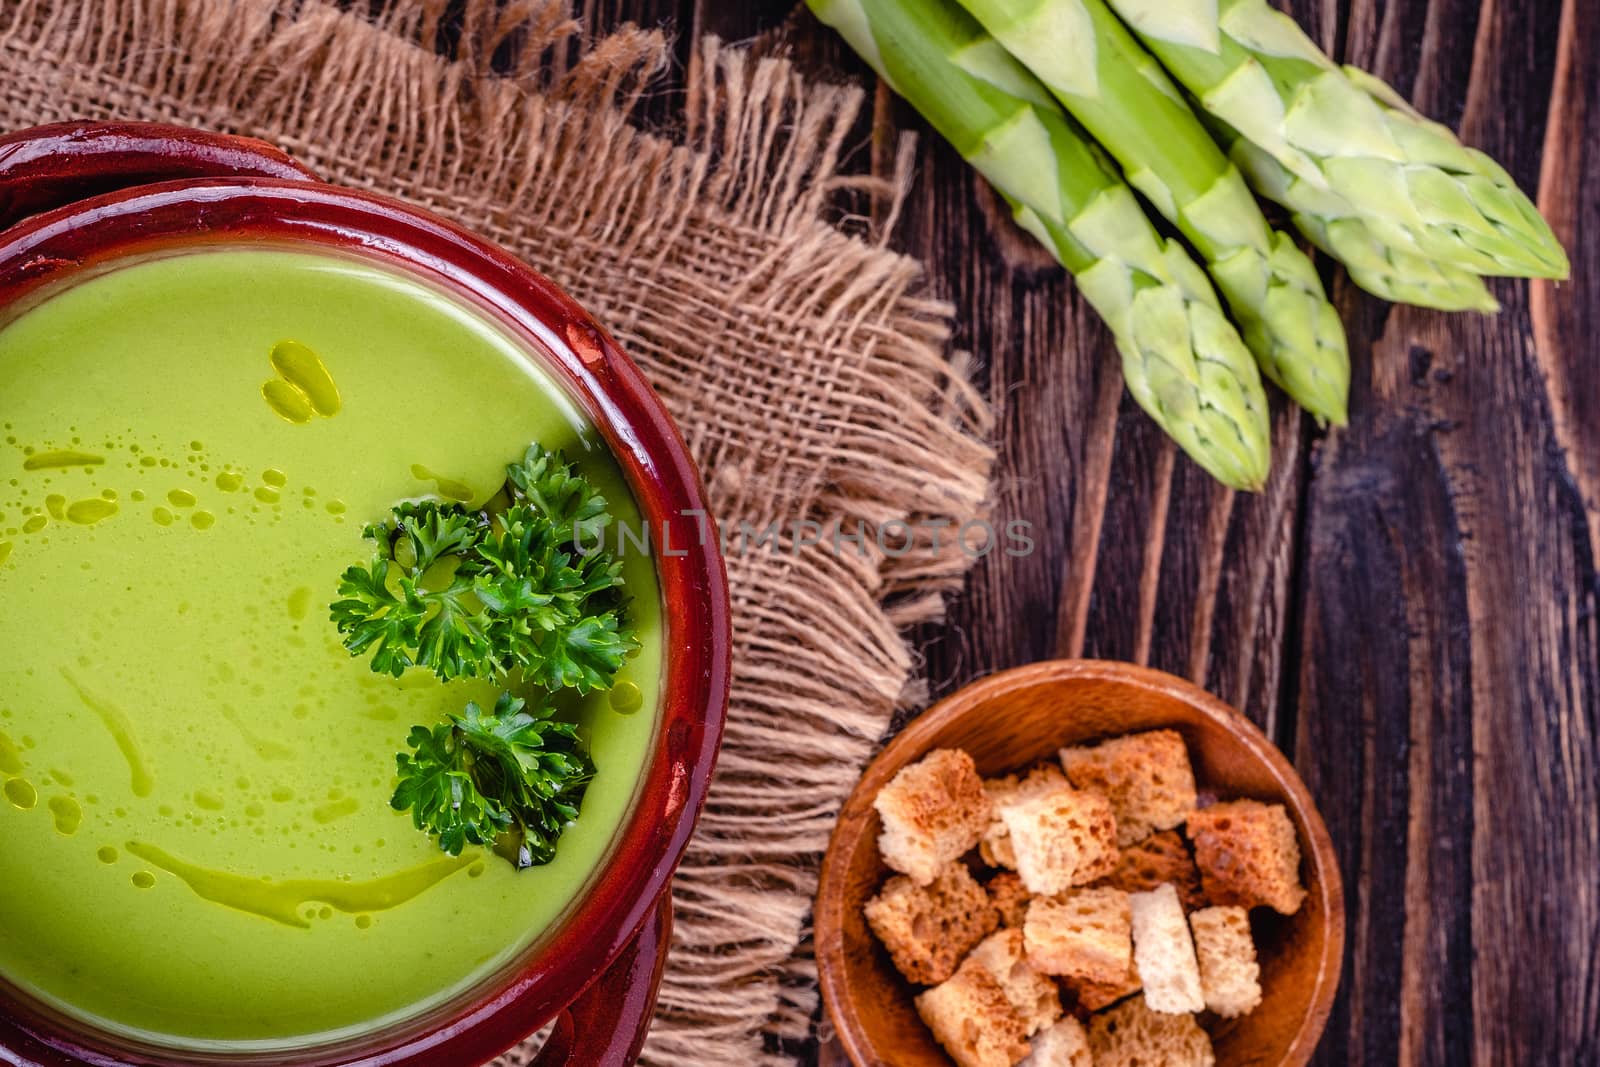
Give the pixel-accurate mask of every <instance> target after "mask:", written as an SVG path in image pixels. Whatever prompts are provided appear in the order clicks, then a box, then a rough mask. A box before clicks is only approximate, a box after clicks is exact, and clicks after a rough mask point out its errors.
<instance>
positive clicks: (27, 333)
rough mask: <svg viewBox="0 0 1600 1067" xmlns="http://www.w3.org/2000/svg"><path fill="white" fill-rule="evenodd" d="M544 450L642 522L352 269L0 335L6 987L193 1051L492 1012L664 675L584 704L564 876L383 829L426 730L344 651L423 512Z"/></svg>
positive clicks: (525, 380) (269, 267)
mask: <svg viewBox="0 0 1600 1067" xmlns="http://www.w3.org/2000/svg"><path fill="white" fill-rule="evenodd" d="M530 441H540V442H542V443H543V444H545V445H546V446H548V447H550V448H557V449H562V450H564V451H565V453H566V455H567V457H568V458H569V459H575V460H577V461H578V468H579V470H580V471H581V472H582V473H583V474H584V475H586V476H587V477H588V478H589V479H590V480H591V481H592V482H593V483H594V484H595V485H596V486H597V487H598V488H599V489H600V490H601V491H602V492H604V493H605V495H606V496H607V497H608V498H609V500H610V502H611V510H612V512H613V513H614V514H615V515H616V516H617V517H618V519H619V520H620V521H622V522H627V523H632V524H635V525H636V526H637V524H638V523H639V521H640V520H639V515H638V511H637V508H636V506H635V505H634V503H633V501H632V499H631V498H630V496H629V494H628V492H627V489H626V487H625V484H624V482H623V480H622V477H621V474H620V472H619V470H618V469H617V467H616V465H615V463H614V461H613V460H612V459H611V457H610V456H609V455H608V454H607V452H606V450H605V448H604V446H603V445H602V444H601V443H600V441H599V439H598V436H597V435H596V433H595V431H594V429H593V428H592V427H591V426H590V425H589V424H588V423H587V422H586V421H585V420H584V418H583V417H582V416H581V414H580V413H579V411H578V410H577V408H576V407H575V406H574V405H573V404H572V403H571V402H570V400H568V399H567V398H566V397H565V396H564V395H563V394H562V392H561V391H560V390H559V389H558V388H557V387H556V386H555V385H554V384H553V383H552V381H550V380H549V379H548V378H547V377H546V376H544V375H543V374H542V373H541V372H540V371H538V370H536V369H534V367H533V366H532V365H531V364H530V363H529V362H528V360H527V358H526V357H525V356H524V354H523V353H522V352H521V351H520V350H519V349H518V347H517V346H516V345H515V344H514V343H513V342H512V341H511V340H510V339H509V338H508V337H506V336H505V335H504V334H502V333H501V332H500V331H499V330H498V329H497V328H495V327H494V326H493V325H491V324H490V323H489V322H488V321H486V320H485V319H483V318H481V317H480V316H478V315H477V314H476V313H474V312H472V311H470V310H468V309H467V308H466V307H465V306H464V305H463V304H461V303H459V302H457V301H455V300H453V299H450V298H448V297H445V296H443V295H441V294H439V293H437V292H435V291H433V290H432V289H429V288H427V287H424V286H422V285H420V284H418V283H416V282H413V281H411V280H408V279H406V278H404V277H401V276H400V275H398V274H394V273H389V272H386V271H382V270H378V269H374V268H372V267H370V266H367V265H363V264H359V263H355V262H351V261H345V260H342V259H337V258H333V257H329V256H321V255H311V254H304V253H298V252H289V251H269V250H260V249H257V250H237V251H216V252H205V253H195V254H189V255H182V256H177V257H173V258H167V259H160V260H153V261H147V262H143V263H139V264H136V265H130V266H125V267H123V268H121V269H118V270H115V271H113V272H111V273H108V274H104V275H102V276H100V277H97V278H94V279H92V280H88V281H84V282H82V283H80V284H77V285H75V286H72V287H71V288H68V289H65V290H64V291H62V292H60V293H58V294H57V295H55V296H53V297H51V298H50V299H49V300H47V301H46V302H44V303H42V304H40V305H38V306H36V307H34V308H32V309H31V310H29V311H27V312H26V313H25V314H23V315H21V316H20V317H18V318H16V319H15V320H14V321H12V322H10V323H9V324H8V325H6V326H5V327H4V328H3V329H0V977H3V978H4V979H5V980H6V981H8V982H10V983H12V984H13V985H15V986H17V987H20V988H21V989H22V990H24V991H26V992H27V993H29V994H31V995H33V996H35V997H37V998H40V999H42V1000H44V1001H46V1002H49V1003H51V1004H54V1005H56V1006H57V1007H59V1008H61V1009H63V1010H65V1011H67V1012H69V1013H71V1014H74V1015H77V1016H80V1017H85V1018H89V1019H92V1020H94V1021H96V1022H98V1023H99V1024H101V1025H103V1026H108V1027H111V1028H113V1029H117V1030H122V1031H130V1032H137V1033H141V1034H144V1035H147V1036H154V1037H155V1038H156V1039H157V1040H160V1041H164V1042H168V1043H174V1042H177V1043H184V1044H193V1045H207V1044H213V1043H250V1044H267V1045H270V1044H273V1043H276V1042H285V1041H290V1040H294V1039H297V1038H298V1039H303V1038H304V1037H306V1036H307V1035H331V1034H333V1033H335V1032H348V1031H352V1030H361V1029H366V1028H370V1027H372V1026H373V1025H376V1024H378V1023H380V1022H382V1021H384V1020H386V1019H391V1018H394V1017H400V1016H404V1015H407V1014H410V1013H412V1012H415V1011H418V1010H420V1009H422V1008H424V1007H426V1006H427V1005H429V1004H431V1003H437V1002H438V1001H440V1000H441V999H444V998H446V997H448V996H449V995H450V994H451V993H453V992H456V991H459V990H461V989H462V988H463V987H464V986H466V985H468V984H470V983H472V982H474V981H475V980H478V979H481V978H482V977H483V976H485V975H486V974H487V973H488V972H490V971H492V970H494V969H495V968H496V967H497V966H499V965H500V964H502V963H503V962H504V961H506V960H507V958H508V957H511V956H512V955H514V954H515V953H517V952H518V951H519V950H520V949H522V948H524V947H525V946H526V945H527V944H528V943H529V942H530V941H531V940H532V939H533V938H535V937H536V936H537V935H538V934H539V932H540V931H541V930H543V929H544V928H545V927H546V926H547V925H549V923H550V922H551V921H552V920H553V919H554V918H556V917H557V916H558V915H559V914H560V913H561V912H562V911H563V909H565V908H566V907H567V906H568V905H569V904H570V903H571V902H572V901H573V900H574V898H575V897H576V896H577V895H578V894H579V893H580V892H581V891H582V889H583V886H584V884H585V882H586V881H587V880H588V879H589V877H590V876H591V875H592V874H593V873H594V872H595V870H596V868H597V865H598V864H599V863H600V861H601V859H602V858H603V856H604V854H605V852H606V851H607V849H608V847H609V845H610V843H611V841H612V838H613V836H614V833H615V831H616V829H617V827H618V825H619V824H620V822H621V820H622V819H623V817H624V815H625V813H626V811H627V809H628V807H629V805H630V803H631V802H632V799H633V796H634V791H635V786H636V784H637V781H638V779H639V776H640V771H641V767H642V766H643V763H644V760H645V758H646V755H647V752H648V750H649V747H650V744H651V740H652V737H653V733H654V726H655V722H654V715H653V709H654V708H655V707H656V698H657V689H658V683H659V676H660V671H661V645H662V641H661V633H660V627H661V619H660V605H659V593H658V589H657V586H656V582H655V575H654V570H653V567H652V565H651V563H650V561H649V559H647V558H645V557H643V556H642V555H640V554H637V553H636V554H634V555H632V556H630V557H629V558H627V559H626V561H625V568H624V578H625V581H626V585H627V589H628V593H629V594H630V596H631V597H632V598H633V599H632V609H631V610H632V613H633V617H634V620H635V623H636V625H637V628H638V631H639V636H640V640H641V643H642V645H643V648H642V651H641V653H640V654H639V655H637V656H636V657H634V658H633V659H631V660H630V661H629V663H628V665H627V666H626V667H625V668H624V669H623V671H622V673H621V675H620V676H619V683H618V685H617V687H616V689H614V690H613V691H612V692H611V693H597V694H593V695H591V696H590V697H589V698H587V699H584V700H582V701H574V702H572V703H571V707H570V708H569V709H568V710H570V711H571V713H572V714H574V715H577V716H578V718H579V721H580V722H581V723H582V724H583V726H584V727H585V733H586V736H587V737H588V738H589V741H590V743H591V746H592V751H593V756H594V761H595V763H596V765H597V766H598V774H597V777H596V778H595V780H594V782H593V784H592V785H591V786H590V788H589V790H588V793H587V795H586V797H585V799H584V802H583V807H582V813H581V816H580V818H579V821H578V824H577V825H576V826H575V827H574V828H572V829H569V830H568V831H567V833H566V835H565V836H564V837H563V838H562V839H561V842H560V846H559V849H558V852H557V856H556V859H555V861H554V862H553V863H551V864H549V865H548V866H544V867H538V868H535V869H532V870H528V871H523V872H520V873H519V872H517V871H515V870H514V869H513V868H512V866H511V865H510V864H509V863H507V862H506V861H504V860H502V859H500V858H499V857H497V856H495V855H493V854H491V853H488V852H486V851H484V850H482V849H470V848H469V849H468V851H467V852H466V853H464V854H463V855H462V856H461V857H459V858H452V857H449V856H446V855H444V854H443V853H442V852H440V851H439V849H438V847H437V846H436V844H435V842H434V841H433V840H432V839H430V838H428V837H426V836H424V835H423V834H420V833H418V832H417V831H416V830H415V829H413V828H412V826H411V823H410V820H409V818H408V816H406V815H404V814H400V813H397V812H394V811H392V810H391V809H390V807H389V803H388V801H389V797H390V794H391V793H392V791H393V788H394V782H395V777H394V775H395V764H394V757H395V753H396V752H397V751H400V750H401V749H403V748H404V747H405V738H406V734H407V731H408V730H409V728H410V726H411V725H412V724H413V723H429V724H431V723H434V722H437V721H440V720H441V719H442V718H443V717H444V716H445V715H446V714H447V713H451V712H456V713H459V712H460V711H461V710H462V708H463V706H464V705H465V703H466V702H467V701H468V700H469V699H476V700H478V701H479V702H480V703H481V704H483V705H484V706H485V707H488V706H489V705H490V704H492V702H493V699H494V696H495V690H494V689H493V688H492V687H491V686H490V685H488V684H484V683H467V682H453V683H450V684H448V685H446V684H444V683H442V682H440V681H439V680H438V679H436V678H435V677H434V676H433V675H432V674H431V673H427V672H425V671H419V670H415V669H414V670H412V671H411V672H408V673H407V674H406V676H405V677H403V678H400V679H398V680H397V679H393V678H390V677H387V676H379V675H376V674H374V673H372V671H371V670H370V669H369V667H368V664H367V663H366V661H365V660H364V659H352V658H351V657H350V656H349V654H348V653H347V652H346V651H345V650H344V649H343V648H342V647H341V645H340V643H339V640H338V635H337V634H336V632H335V631H334V628H333V626H332V624H331V623H330V622H329V621H328V608H327V605H328V604H329V602H330V601H331V600H333V599H335V596H336V591H337V585H338V579H339V575H340V573H341V572H342V571H343V569H344V568H345V567H346V566H348V565H349V564H351V563H355V562H358V561H364V560H366V559H367V558H370V556H371V554H372V552H373V548H372V546H371V544H370V543H369V542H366V541H363V539H362V537H361V530H362V526H363V524H365V523H366V522H369V521H373V520H377V519H380V518H383V517H385V516H386V515H387V514H388V512H389V509H390V508H391V507H392V506H393V505H394V504H395V503H396V502H398V501H401V500H405V499H416V498H429V497H433V498H443V499H454V498H461V497H469V498H471V500H472V501H473V502H482V501H483V500H485V499H487V498H488V497H489V496H490V494H491V493H492V492H494V491H495V490H496V489H497V488H498V487H499V486H500V484H501V483H502V481H503V480H504V477H505V465H506V464H507V463H508V462H511V461H513V460H515V459H517V458H519V457H520V456H521V454H522V452H523V450H524V449H525V448H526V446H527V445H528V443H529V442H530Z"/></svg>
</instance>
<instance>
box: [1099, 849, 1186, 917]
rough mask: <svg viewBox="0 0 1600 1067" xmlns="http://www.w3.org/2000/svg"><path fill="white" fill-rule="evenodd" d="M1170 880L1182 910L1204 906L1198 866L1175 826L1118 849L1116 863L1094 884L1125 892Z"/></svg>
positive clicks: (1142, 889)
mask: <svg viewBox="0 0 1600 1067" xmlns="http://www.w3.org/2000/svg"><path fill="white" fill-rule="evenodd" d="M1169 882H1170V883H1171V884H1172V887H1173V888H1174V889H1176V890H1177V891H1178V899H1179V900H1180V901H1182V902H1183V907H1184V910H1185V911H1192V910H1194V909H1195V908H1203V907H1205V906H1206V898H1205V892H1204V891H1203V890H1202V889H1201V888H1200V868H1198V867H1196V866H1195V865H1194V857H1193V856H1190V855H1189V846H1188V845H1186V844H1184V842H1183V838H1182V837H1180V836H1179V835H1178V832H1177V831H1176V830H1163V831H1161V832H1160V833H1155V834H1151V835H1150V836H1149V837H1147V838H1145V839H1144V840H1143V841H1140V842H1139V843H1138V844H1137V845H1129V846H1128V847H1127V848H1125V849H1123V850H1122V851H1120V852H1119V853H1117V866H1116V869H1115V870H1113V871H1112V872H1111V873H1110V874H1108V875H1107V876H1106V877H1104V878H1102V879H1100V881H1098V882H1096V883H1095V885H1108V886H1111V887H1112V888H1113V889H1120V890H1122V891H1123V892H1125V893H1144V892H1148V891H1149V890H1151V889H1154V888H1155V887H1156V886H1158V885H1165V884H1167V883H1169Z"/></svg>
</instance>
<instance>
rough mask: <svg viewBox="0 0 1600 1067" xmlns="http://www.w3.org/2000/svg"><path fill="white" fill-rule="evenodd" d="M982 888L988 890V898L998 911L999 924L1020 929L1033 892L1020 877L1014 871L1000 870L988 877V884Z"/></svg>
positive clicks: (1026, 914) (1026, 915)
mask: <svg viewBox="0 0 1600 1067" xmlns="http://www.w3.org/2000/svg"><path fill="white" fill-rule="evenodd" d="M984 888H985V889H987V890H988V891H989V900H990V901H991V902H992V903H993V904H994V906H995V909H996V910H997V911H999V912H1000V925H1001V926H1008V927H1009V926H1014V927H1016V928H1017V929H1018V930H1020V929H1022V921H1023V920H1024V919H1026V918H1027V917H1028V901H1030V900H1032V899H1033V894H1031V893H1029V892H1028V887H1027V886H1025V885H1023V884H1022V879H1021V877H1019V876H1018V875H1017V874H1016V872H1015V871H1001V872H1000V873H999V874H997V875H995V876H994V877H993V878H991V879H989V884H988V885H986V886H985V887H984Z"/></svg>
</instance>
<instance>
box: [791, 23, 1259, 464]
mask: <svg viewBox="0 0 1600 1067" xmlns="http://www.w3.org/2000/svg"><path fill="white" fill-rule="evenodd" d="M807 2H808V3H809V4H810V6H811V9H812V10H813V11H815V12H816V14H817V16H818V17H819V18H820V19H821V20H822V21H823V22H825V23H827V24H828V25H830V26H832V27H834V28H835V29H836V30H838V31H839V33H840V34H841V35H842V36H843V37H844V39H845V40H846V42H847V43H849V45H850V46H851V47H852V48H853V49H855V51H856V52H858V53H860V55H861V56H862V58H863V59H865V60H866V61H867V62H868V63H869V64H871V65H872V67H873V68H874V69H876V70H877V71H878V73H879V75H880V76H882V77H883V79H884V81H885V82H887V83H888V84H889V85H890V86H891V87H892V88H893V89H894V90H895V91H896V92H898V93H899V94H900V95H901V96H903V97H905V98H906V99H907V100H908V101H909V102H910V103H911V105H912V106H913V107H915V108H916V109H917V110H918V111H919V112H921V113H922V115H923V116H924V117H925V118H926V119H927V120H928V121H929V123H931V124H932V125H933V127H934V128H935V129H936V130H938V131H939V133H940V134H941V135H942V136H943V137H944V138H945V139H946V140H948V141H949V142H950V143H951V144H952V145H954V146H955V148H956V150H957V151H959V152H960V153H961V155H962V156H963V157H964V158H965V159H966V160H967V161H968V162H969V163H971V164H972V165H973V166H974V167H975V168H976V169H977V170H978V171H979V173H981V174H982V175H983V176H984V177H985V178H986V179H988V181H989V183H990V184H991V185H993V186H994V187H995V188H996V189H997V190H998V191H999V192H1000V194H1001V195H1002V196H1004V197H1005V199H1006V201H1007V202H1008V203H1009V204H1010V205H1011V207H1012V210H1013V212H1014V214H1015V217H1016V219H1017V221H1018V222H1019V223H1020V224H1021V225H1022V226H1023V227H1024V228H1026V229H1028V230H1029V231H1030V232H1031V233H1033V234H1034V235H1035V236H1036V237H1038V238H1039V240H1040V241H1042V242H1043V243H1044V245H1045V247H1047V248H1048V249H1050V251H1051V252H1052V254H1054V255H1055V257H1056V259H1057V260H1059V261H1060V262H1061V264H1062V265H1063V266H1065V267H1066V268H1067V269H1068V270H1069V271H1071V272H1072V274H1073V275H1074V277H1076V279H1077V281H1078V286H1079V289H1080V290H1081V291H1082V292H1083V294H1084V297H1085V298H1086V299H1087V300H1088V301H1089V303H1090V304H1092V305H1093V306H1094V308H1095V310H1096V311H1098V312H1099V313H1100V315H1101V317H1103V318H1104V319H1105V320H1106V323H1107V324H1108V325H1109V326H1110V328H1111V333H1112V336H1113V338H1114V339H1115V341H1116V345H1117V350H1118V352H1119V353H1120V355H1121V357H1122V368H1123V375H1124V377H1125V378H1126V380H1127V383H1128V389H1129V391H1130V392H1131V393H1132V394H1133V397H1134V399H1135V400H1136V401H1137V402H1138V403H1139V405H1140V406H1141V407H1142V408H1144V410H1145V411H1147V412H1148V413H1149V414H1150V416H1151V417H1152V418H1153V419H1155V420H1156V422H1157V423H1158V424H1159V425H1160V426H1161V428H1162V429H1163V430H1165V431H1166V432H1167V433H1168V434H1169V435H1171V437H1172V438H1173V439H1174V440H1175V441H1176V442H1177V443H1178V444H1179V446H1181V447H1182V448H1183V450H1184V451H1185V452H1187V453H1188V454H1189V455H1190V456H1192V457H1193V458H1194V460H1195V461H1196V462H1197V463H1199V464H1200V465H1201V466H1202V467H1204V468H1205V469H1206V470H1207V471H1209V472H1210V473H1211V474H1212V475H1213V476H1214V477H1216V478H1217V479H1218V480H1219V481H1221V482H1223V483H1225V484H1227V485H1230V486H1233V487H1235V488H1240V489H1256V488H1260V486H1261V485H1262V484H1263V483H1264V482H1265V480H1266V474H1267V469H1268V465H1269V457H1270V450H1271V444H1270V427H1269V424H1268V413H1267V403H1266V396H1265V394H1264V393H1263V392H1262V387H1261V379H1260V377H1259V375H1258V374H1257V372H1256V367H1255V364H1254V363H1253V362H1252V360H1251V358H1250V353H1249V352H1248V351H1247V350H1246V348H1245V347H1244V344H1243V343H1242V342H1241V341H1240V339H1239V336H1238V334H1237V333H1236V332H1235V331H1234V328H1233V326H1232V324H1231V323H1229V322H1228V320H1227V317H1226V316H1225V315H1224V314H1223V313H1222V310H1221V308H1220V306H1219V305H1218V303H1217V298H1216V294H1215V293H1214V292H1213V291H1212V289H1211V286H1210V283H1209V282H1208V281H1207V280H1206V277H1205V274H1204V272H1203V271H1201V270H1200V268H1199V267H1197V266H1196V265H1195V264H1194V262H1193V261H1192V260H1190V259H1189V257H1188V253H1187V252H1185V251H1184V249H1183V247H1182V246H1181V245H1179V244H1178V243H1177V242H1175V241H1163V240H1162V239H1161V238H1160V237H1159V236H1158V235H1157V234H1156V232H1155V230H1154V228H1153V227H1152V226H1151V224H1150V220H1149V219H1148V218H1146V217H1145V214H1144V211H1143V209H1142V208H1141V207H1140V205H1139V202H1138V199H1137V198H1136V197H1135V196H1134V195H1133V192H1132V190H1130V189H1129V188H1128V187H1127V186H1126V185H1125V184H1124V183H1123V182H1122V180H1121V178H1120V177H1119V176H1118V175H1117V174H1116V172H1115V170H1114V169H1112V167H1111V165H1110V164H1109V162H1107V161H1106V160H1105V159H1104V158H1103V157H1102V156H1101V155H1100V153H1099V152H1098V151H1097V150H1096V149H1095V148H1094V146H1093V145H1092V144H1091V143H1090V142H1089V141H1088V140H1087V138H1086V137H1085V136H1084V135H1083V133H1082V131H1081V130H1079V129H1077V128H1076V127H1075V126H1074V125H1073V124H1072V123H1071V120H1069V119H1068V118H1067V117H1066V116H1065V115H1064V114H1062V112H1061V110H1060V108H1059V107H1058V106H1057V105H1056V103H1055V102H1054V101H1053V100H1051V99H1050V96H1049V94H1048V93H1047V92H1045V90H1044V87H1043V86H1041V85H1040V84H1039V83H1038V82H1037V81H1036V80H1035V79H1034V78H1033V76H1032V75H1030V74H1029V73H1028V72H1027V70H1025V69H1024V68H1023V67H1022V66H1020V65H1019V64H1018V63H1017V62H1016V61H1015V60H1014V59H1013V58H1012V57H1011V56H1010V55H1008V54H1007V53H1006V51H1005V50H1004V49H1003V48H1001V47H1000V46H999V45H998V44H997V43H996V42H995V41H994V40H993V39H991V38H990V37H988V35H986V34H985V33H983V31H982V29H981V28H980V27H979V26H978V25H977V23H975V22H974V21H973V20H972V19H971V18H969V17H968V16H967V14H966V13H965V12H964V11H962V10H961V9H960V8H959V7H958V6H956V4H955V3H954V0H807Z"/></svg>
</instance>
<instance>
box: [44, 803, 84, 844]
mask: <svg viewBox="0 0 1600 1067" xmlns="http://www.w3.org/2000/svg"><path fill="white" fill-rule="evenodd" d="M50 814H51V815H53V816H54V817H55V823H56V833H58V834H60V835H61V836H63V837H71V836H72V835H73V834H75V833H77V832H78V826H79V825H80V824H81V823H82V822H83V809H82V808H81V807H79V806H78V802H77V801H76V800H73V799H72V798H71V797H64V796H56V797H51V798H50Z"/></svg>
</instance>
